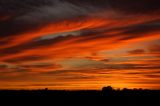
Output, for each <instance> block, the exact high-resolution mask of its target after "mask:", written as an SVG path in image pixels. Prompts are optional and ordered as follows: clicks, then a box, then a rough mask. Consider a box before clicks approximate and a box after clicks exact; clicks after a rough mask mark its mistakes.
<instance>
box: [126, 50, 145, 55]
mask: <svg viewBox="0 0 160 106" xmlns="http://www.w3.org/2000/svg"><path fill="white" fill-rule="evenodd" d="M128 53H129V54H144V53H145V50H143V49H135V50H131V51H128Z"/></svg>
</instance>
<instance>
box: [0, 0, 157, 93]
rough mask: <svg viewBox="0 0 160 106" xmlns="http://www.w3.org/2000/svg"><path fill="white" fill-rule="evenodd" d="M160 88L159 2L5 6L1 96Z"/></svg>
mask: <svg viewBox="0 0 160 106" xmlns="http://www.w3.org/2000/svg"><path fill="white" fill-rule="evenodd" d="M108 85H111V86H113V87H114V88H124V87H127V88H147V89H160V0H0V89H43V88H49V89H59V90H61V89H68V90H75V89H76V90H77V89H101V88H102V87H103V86H108Z"/></svg>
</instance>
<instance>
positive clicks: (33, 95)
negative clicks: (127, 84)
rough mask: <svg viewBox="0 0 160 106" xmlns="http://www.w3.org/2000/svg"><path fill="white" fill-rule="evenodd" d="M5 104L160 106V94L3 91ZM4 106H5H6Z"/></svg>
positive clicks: (140, 91) (137, 91) (0, 94)
mask: <svg viewBox="0 0 160 106" xmlns="http://www.w3.org/2000/svg"><path fill="white" fill-rule="evenodd" d="M0 100H1V104H6V105H7V104H11V105H15V104H16V105H22V106H23V105H29V106H30V105H33V104H35V105H36V106H37V105H49V104H52V105H56V106H57V105H65V106H70V105H74V106H79V105H80V106H85V105H88V106H93V105H94V106H95V105H96V106H101V105H102V106H160V90H147V89H146V90H143V89H126V88H124V89H122V90H114V89H113V88H112V87H110V86H108V87H104V88H103V89H102V90H82V91H65V90H48V89H47V88H46V89H44V90H1V91H0ZM6 105H4V106H6Z"/></svg>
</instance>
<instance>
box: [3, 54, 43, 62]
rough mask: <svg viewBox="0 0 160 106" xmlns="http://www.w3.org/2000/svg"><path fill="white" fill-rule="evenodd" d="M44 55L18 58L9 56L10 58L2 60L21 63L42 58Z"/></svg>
mask: <svg viewBox="0 0 160 106" xmlns="http://www.w3.org/2000/svg"><path fill="white" fill-rule="evenodd" d="M44 58H45V57H42V56H33V55H32V56H22V57H18V58H11V59H6V60H4V61H5V62H8V63H21V62H25V61H37V60H42V59H44Z"/></svg>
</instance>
